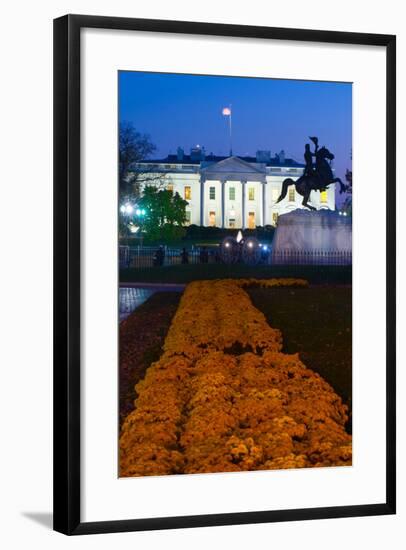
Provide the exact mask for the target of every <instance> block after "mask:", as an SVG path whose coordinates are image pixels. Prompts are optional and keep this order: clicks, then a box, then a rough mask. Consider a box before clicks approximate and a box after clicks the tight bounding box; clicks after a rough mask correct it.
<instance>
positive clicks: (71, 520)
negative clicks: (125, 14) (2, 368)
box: [54, 15, 396, 535]
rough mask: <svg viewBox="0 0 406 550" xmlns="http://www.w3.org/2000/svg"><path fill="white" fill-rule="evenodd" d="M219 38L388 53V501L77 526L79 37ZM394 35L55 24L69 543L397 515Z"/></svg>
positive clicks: (61, 490)
mask: <svg viewBox="0 0 406 550" xmlns="http://www.w3.org/2000/svg"><path fill="white" fill-rule="evenodd" d="M83 28H102V29H115V30H126V31H130V30H134V31H151V32H165V33H181V34H192V35H216V36H229V37H248V38H262V39H277V40H293V41H305V42H319V43H335V44H355V45H366V46H383V47H385V48H386V63H387V69H386V92H387V98H386V116H387V121H386V155H387V157H386V158H387V166H386V196H387V201H386V205H387V206H386V208H387V211H386V239H387V240H386V243H387V265H386V277H387V279H386V285H387V286H386V299H387V302H386V350H387V351H386V383H387V386H386V388H387V389H386V391H387V394H386V437H387V439H386V500H385V502H382V503H379V504H362V503H361V504H359V505H351V506H337V507H335V506H333V507H322V508H310V509H308V508H306V509H290V510H273V511H258V512H244V513H222V514H210V515H197V516H181V517H162V518H148V519H132V520H122V521H100V522H90V523H82V522H81V519H80V518H81V514H80V501H81V498H80V479H81V471H80V430H81V423H80V418H81V416H80V415H81V413H80V368H81V367H80V349H81V336H80V304H81V292H80V288H81V285H80V231H81V229H80V228H81V223H80V48H81V44H80V31H81V29H83ZM395 117H396V37H395V36H392V35H380V34H364V33H349V32H332V31H323V30H303V29H284V28H271V27H257V26H245V25H226V24H213V23H198V22H184V21H161V20H151V19H129V18H121V17H100V16H88V15H66V16H64V17H61V18H58V19H56V20H54V529H55V530H56V531H59V532H61V533H65V534H67V535H80V534H92V533H112V532H123V531H139V530H153V529H174V528H185V527H202V526H218V525H233V524H247V523H262V522H276V521H298V520H310V519H327V518H343V517H354V516H370V515H385V514H394V513H395V510H396V505H395V502H396V462H395V450H396V448H395V433H396V423H395V407H396V401H395V397H396V393H395V360H396V355H395V354H396V351H395V349H396V337H395V329H396V326H395V324H396V302H395V300H396V296H395V292H396V291H395V288H396V278H395V277H396V274H395V269H396V257H395V250H396V244H395V238H396V237H395V223H396V219H395V214H396V201H395V193H396V189H395V164H396V119H395Z"/></svg>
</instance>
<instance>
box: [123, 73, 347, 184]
mask: <svg viewBox="0 0 406 550" xmlns="http://www.w3.org/2000/svg"><path fill="white" fill-rule="evenodd" d="M230 104H231V105H232V128H233V154H234V155H237V156H238V155H241V156H245V155H252V156H255V153H256V151H257V150H259V149H262V150H270V151H271V153H272V156H273V155H274V154H275V153H278V152H279V151H280V150H281V149H284V151H285V155H286V157H290V158H293V159H295V160H297V161H299V162H303V153H304V146H305V143H307V142H309V136H318V138H319V144H320V145H325V146H326V147H327V148H328V149H330V151H332V152H333V153H334V155H335V160H334V165H333V166H334V168H335V171H336V175H337V176H339V177H341V179H343V180H344V174H345V171H346V169H347V168H351V153H352V85H351V84H350V83H337V82H314V81H305V80H278V79H268V78H244V77H227V76H200V75H182V74H164V73H144V72H127V71H122V72H119V120H120V121H129V122H132V123H133V124H134V126H135V128H136V129H137V130H138V131H139V132H141V133H147V134H149V135H150V138H151V141H152V142H153V143H154V144H155V145H156V147H157V151H156V154H155V155H154V157H155V158H164V157H166V155H167V154H168V153H176V149H177V147H178V146H181V147H183V148H184V150H185V153H189V150H190V148H191V147H194V146H195V145H197V144H199V145H201V146H204V147H205V150H206V153H207V154H209V153H211V152H212V153H214V154H215V155H227V154H228V153H229V149H230V146H229V130H228V118H227V117H225V116H223V115H222V109H223V108H224V107H228V106H229V105H230ZM312 147H313V146H312Z"/></svg>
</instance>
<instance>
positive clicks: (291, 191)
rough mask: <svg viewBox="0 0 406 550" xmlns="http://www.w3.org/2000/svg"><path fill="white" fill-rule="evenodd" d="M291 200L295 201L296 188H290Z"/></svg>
mask: <svg viewBox="0 0 406 550" xmlns="http://www.w3.org/2000/svg"><path fill="white" fill-rule="evenodd" d="M289 202H295V188H294V187H290V188H289Z"/></svg>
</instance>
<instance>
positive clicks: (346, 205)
mask: <svg viewBox="0 0 406 550" xmlns="http://www.w3.org/2000/svg"><path fill="white" fill-rule="evenodd" d="M345 179H346V181H347V183H348V186H347V191H346V193H347V197H346V198H345V201H344V205H343V210H344V212H346V213H347V214H348V215H349V216H352V170H348V169H347V171H346V173H345Z"/></svg>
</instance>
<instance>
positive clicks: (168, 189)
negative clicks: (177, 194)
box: [166, 183, 173, 193]
mask: <svg viewBox="0 0 406 550" xmlns="http://www.w3.org/2000/svg"><path fill="white" fill-rule="evenodd" d="M166 190H167V191H170V192H171V193H173V185H172V183H170V184H169V185H168V186H167V187H166Z"/></svg>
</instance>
